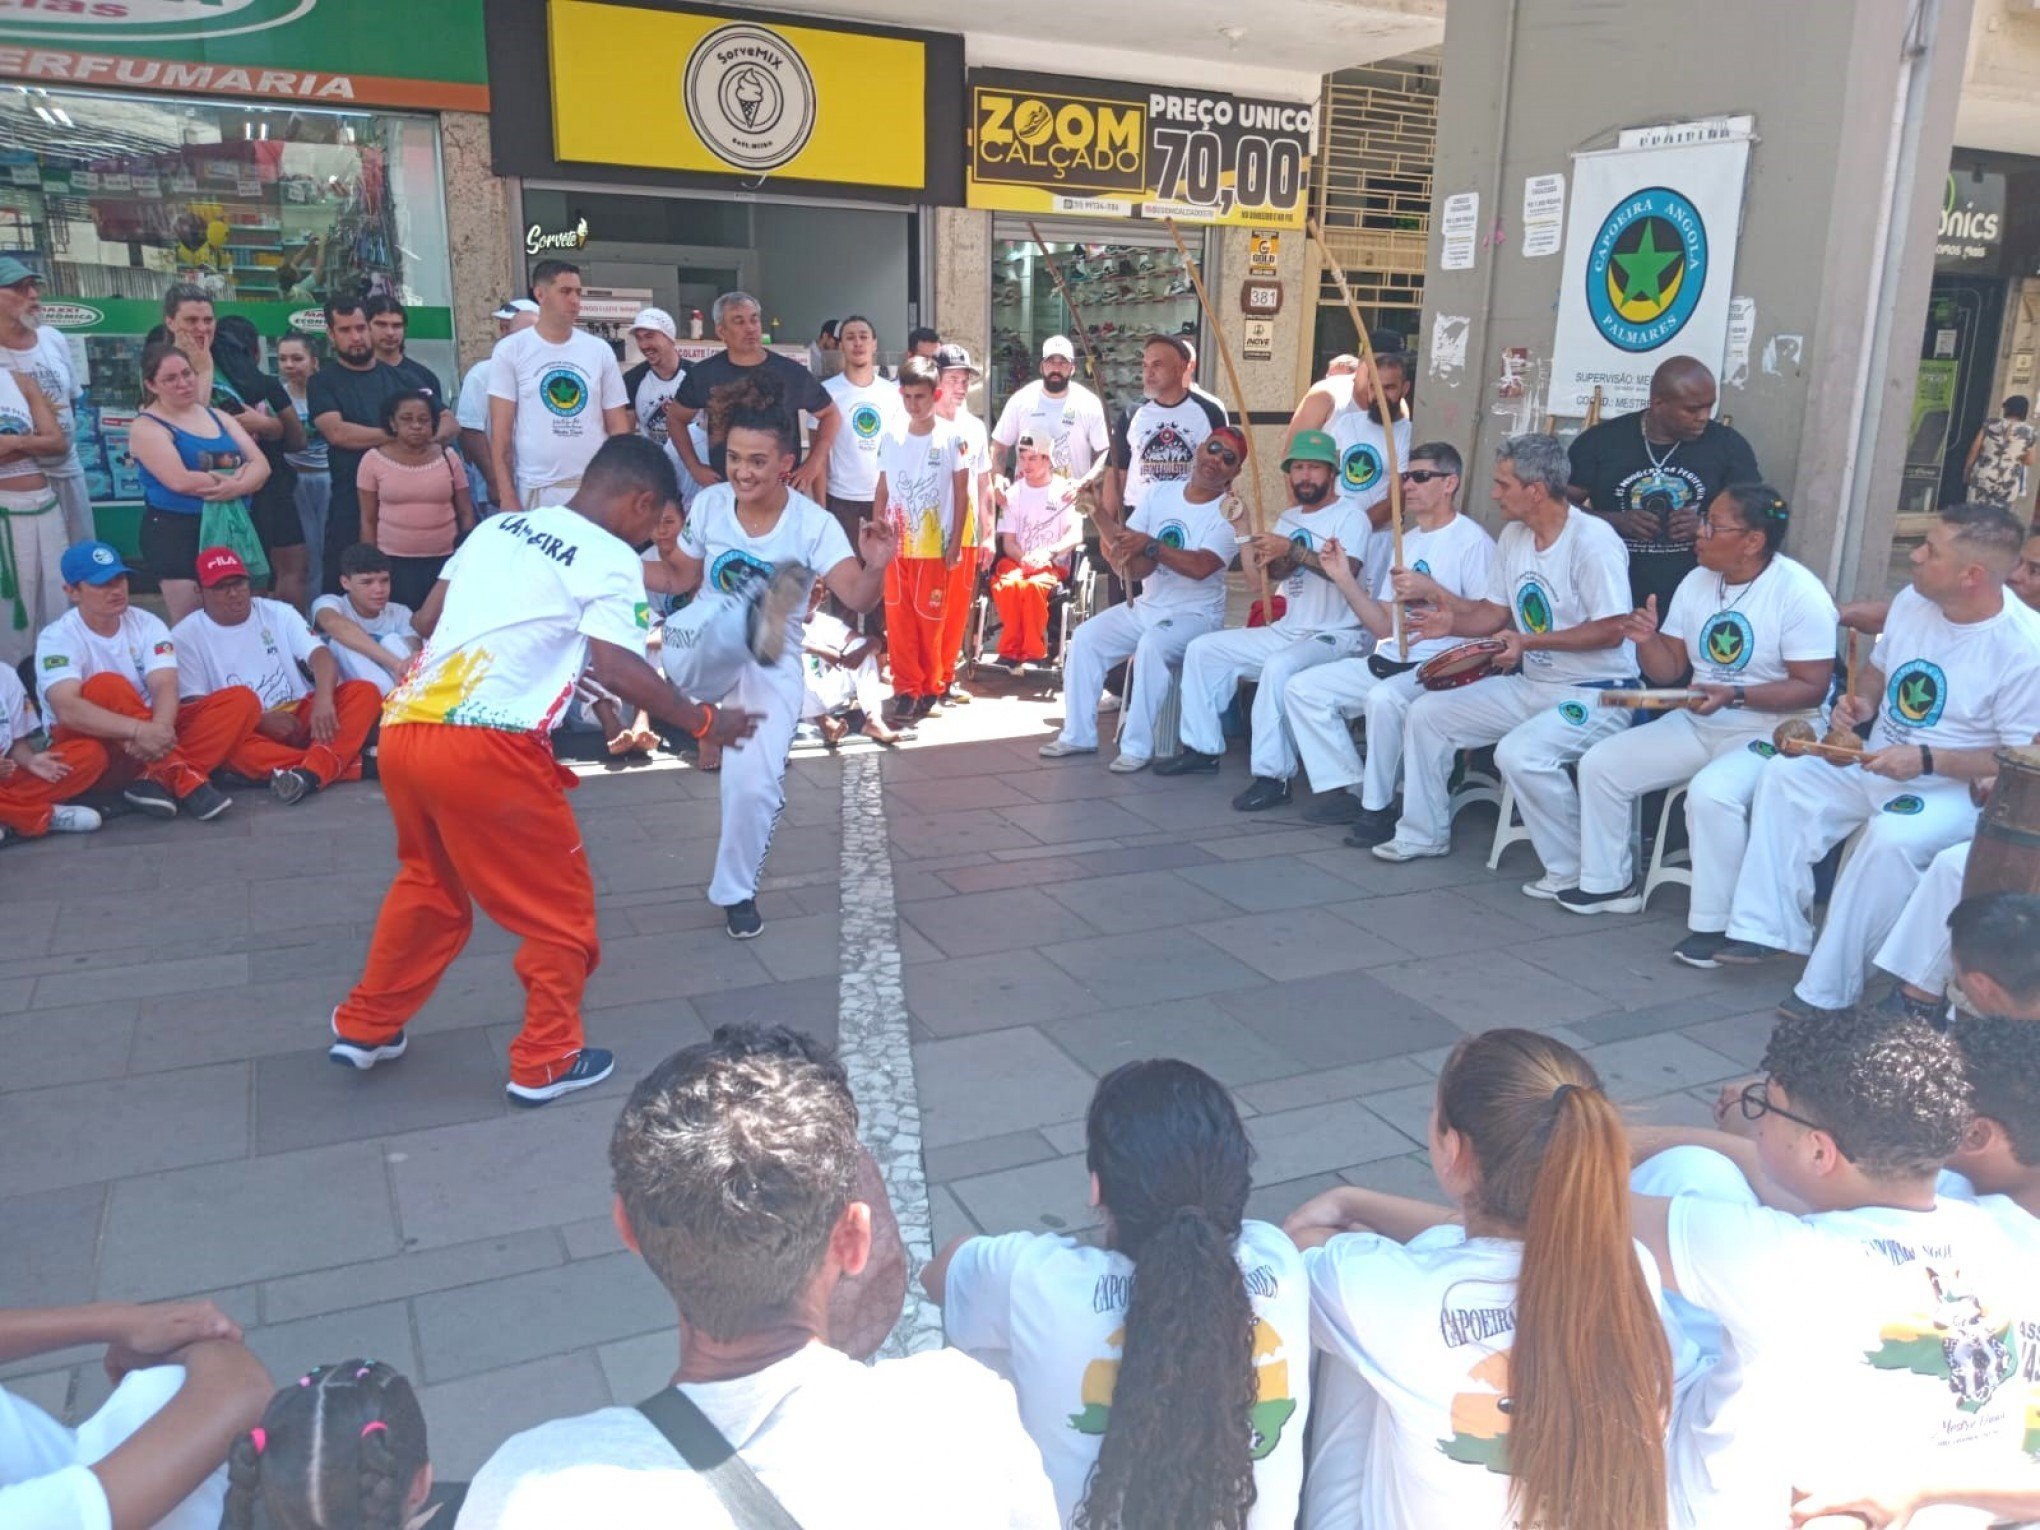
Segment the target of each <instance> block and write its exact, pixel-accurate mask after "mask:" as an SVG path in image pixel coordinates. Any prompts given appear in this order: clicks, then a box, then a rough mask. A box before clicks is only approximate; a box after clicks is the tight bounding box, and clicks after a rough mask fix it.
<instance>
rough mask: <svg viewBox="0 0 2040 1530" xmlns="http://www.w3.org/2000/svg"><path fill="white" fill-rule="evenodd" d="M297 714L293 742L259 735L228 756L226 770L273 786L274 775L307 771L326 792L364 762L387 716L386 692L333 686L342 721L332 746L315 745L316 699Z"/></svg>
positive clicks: (354, 683)
mask: <svg viewBox="0 0 2040 1530" xmlns="http://www.w3.org/2000/svg"><path fill="white" fill-rule="evenodd" d="M292 710H293V711H294V712H295V713H296V714H297V720H298V727H297V732H296V733H294V734H292V735H291V737H290V739H289V740H288V742H286V741H284V740H280V739H273V738H271V737H270V736H269V735H268V734H266V733H263V732H261V731H260V730H259V729H258V730H257V731H256V732H253V733H250V734H249V735H248V736H247V737H246V738H244V739H242V740H241V742H240V743H238V744H236V745H235V746H234V749H233V752H232V753H231V754H229V755H228V756H227V769H229V770H232V771H237V772H239V773H240V774H241V775H244V776H253V777H254V778H255V779H256V780H258V781H266V780H268V779H269V775H270V772H272V771H277V770H299V769H303V770H309V771H310V772H311V773H312V774H313V775H315V776H317V777H318V778H319V785H320V786H321V787H327V786H331V785H332V784H333V783H334V782H335V781H337V780H339V779H340V778H341V777H342V776H344V775H346V774H347V773H348V771H349V769H350V768H351V767H352V766H353V765H354V763H355V761H356V760H358V759H360V758H361V746H362V745H363V744H365V743H367V742H368V735H369V730H371V729H372V728H374V727H375V724H376V719H377V718H379V717H381V716H382V692H381V691H380V690H379V689H377V687H376V686H375V685H373V684H372V683H370V682H369V681H367V680H342V681H341V682H340V683H339V684H338V685H336V686H334V687H333V710H334V711H335V712H337V713H338V714H339V715H340V726H339V727H338V728H337V729H336V730H334V733H333V742H332V743H330V744H315V743H313V742H312V698H311V697H309V696H307V697H305V698H304V700H302V701H300V702H299V703H298V704H297V705H296V706H295V707H294V708H292ZM355 774H356V775H357V776H358V775H359V774H360V772H359V771H356V772H355Z"/></svg>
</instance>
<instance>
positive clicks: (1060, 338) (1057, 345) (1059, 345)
mask: <svg viewBox="0 0 2040 1530" xmlns="http://www.w3.org/2000/svg"><path fill="white" fill-rule="evenodd" d="M1051 356H1060V357H1062V359H1063V360H1064V361H1075V360H1076V359H1077V353H1076V350H1075V348H1074V347H1073V346H1071V344H1070V337H1069V336H1068V335H1050V336H1049V337H1048V338H1047V339H1046V340H1044V341H1042V342H1041V359H1042V360H1043V361H1046V360H1048V358H1049V357H1051Z"/></svg>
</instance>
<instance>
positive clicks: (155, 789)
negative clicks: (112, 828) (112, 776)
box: [120, 781, 177, 818]
mask: <svg viewBox="0 0 2040 1530" xmlns="http://www.w3.org/2000/svg"><path fill="white" fill-rule="evenodd" d="M120 800H121V801H123V802H125V803H126V804H127V805H128V806H129V807H131V808H134V809H136V810H137V811H139V812H143V813H147V814H148V815H149V816H150V817H151V818H175V817H176V816H177V798H176V797H175V796H173V795H172V794H171V791H170V788H169V787H167V786H164V785H162V784H161V783H159V782H156V781H130V782H129V783H128V784H127V785H126V786H123V787H122V788H121V789H120Z"/></svg>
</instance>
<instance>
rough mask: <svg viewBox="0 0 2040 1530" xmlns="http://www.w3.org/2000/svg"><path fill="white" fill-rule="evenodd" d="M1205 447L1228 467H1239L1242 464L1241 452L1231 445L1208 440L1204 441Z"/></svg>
mask: <svg viewBox="0 0 2040 1530" xmlns="http://www.w3.org/2000/svg"><path fill="white" fill-rule="evenodd" d="M1204 449H1205V451H1207V452H1209V453H1210V454H1211V455H1212V456H1214V457H1216V458H1217V459H1218V460H1219V461H1220V462H1223V463H1224V464H1225V465H1226V466H1227V467H1238V466H1239V465H1240V454H1239V453H1238V452H1236V451H1234V450H1233V449H1232V448H1231V447H1229V446H1224V445H1221V444H1220V443H1219V442H1217V441H1207V442H1205V443H1204Z"/></svg>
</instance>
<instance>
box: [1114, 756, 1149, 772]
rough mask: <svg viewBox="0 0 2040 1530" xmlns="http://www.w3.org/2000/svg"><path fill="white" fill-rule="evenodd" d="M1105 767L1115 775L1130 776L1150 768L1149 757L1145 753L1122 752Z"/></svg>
mask: <svg viewBox="0 0 2040 1530" xmlns="http://www.w3.org/2000/svg"><path fill="white" fill-rule="evenodd" d="M1105 768H1106V769H1107V770H1109V771H1111V772H1112V773H1113V774H1114V775H1119V776H1130V775H1132V774H1134V773H1135V772H1136V771H1141V770H1146V769H1147V768H1148V757H1147V756H1146V755H1144V754H1122V755H1120V756H1119V758H1118V759H1116V760H1114V761H1113V762H1112V763H1111V764H1110V765H1107V766H1106V767H1105Z"/></svg>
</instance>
